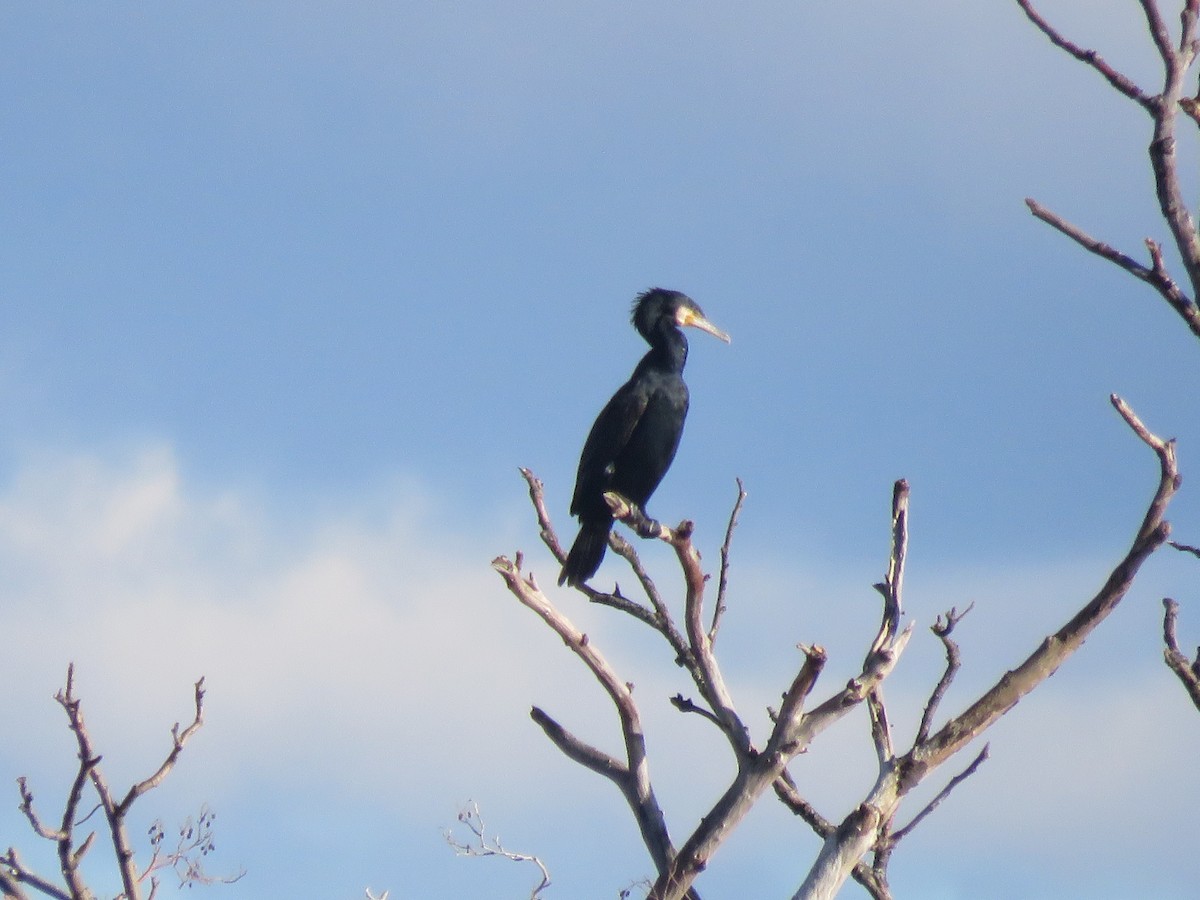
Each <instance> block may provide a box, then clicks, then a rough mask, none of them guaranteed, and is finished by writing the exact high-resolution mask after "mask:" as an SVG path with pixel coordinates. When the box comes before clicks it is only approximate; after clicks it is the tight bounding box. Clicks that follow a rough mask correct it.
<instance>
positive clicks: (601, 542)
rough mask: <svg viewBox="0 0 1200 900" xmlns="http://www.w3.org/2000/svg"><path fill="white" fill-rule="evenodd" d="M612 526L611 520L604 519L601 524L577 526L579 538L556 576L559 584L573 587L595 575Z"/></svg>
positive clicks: (592, 523)
mask: <svg viewBox="0 0 1200 900" xmlns="http://www.w3.org/2000/svg"><path fill="white" fill-rule="evenodd" d="M612 524H613V523H612V519H605V520H604V521H602V522H583V523H582V524H581V525H580V526H579V536H578V537H576V538H575V543H574V544H572V545H571V552H570V553H568V554H567V561H566V562H565V563H563V567H562V572H561V573H560V574H559V576H558V583H559V584H569V585H571V586H572V587H574V586H575V585H577V584H583V583H584V582H585V581H587V580H588V579H589V578H591V577H592V576H593V575H595V574H596V570H597V569H599V568H600V563H601V561H602V560H603V559H604V551H605V549H606V548H607V547H608V533H609V531H611V530H612Z"/></svg>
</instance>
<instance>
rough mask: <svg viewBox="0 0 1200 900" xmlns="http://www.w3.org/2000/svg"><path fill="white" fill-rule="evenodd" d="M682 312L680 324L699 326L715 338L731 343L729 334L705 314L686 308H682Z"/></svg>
mask: <svg viewBox="0 0 1200 900" xmlns="http://www.w3.org/2000/svg"><path fill="white" fill-rule="evenodd" d="M680 313H681V315H680V321H679V324H680V325H686V326H690V327H692V328H699V329H700V330H701V331H707V332H708V333H709V334H711V335H712V336H713V337H715V338H720V339H721V340H723V341H724V342H725V343H727V344H728V343H731V341H730V338H729V335H727V334H726V333H725V332H723V331H722V330H721V329H720V328H718V327H717V326H716V325H714V324H713V323H712V322H710V321H708V319H706V318H704V316H702V315H700V314H699V313H695V312H692V311H691V310H690V309H686V308H684V309H682V310H680Z"/></svg>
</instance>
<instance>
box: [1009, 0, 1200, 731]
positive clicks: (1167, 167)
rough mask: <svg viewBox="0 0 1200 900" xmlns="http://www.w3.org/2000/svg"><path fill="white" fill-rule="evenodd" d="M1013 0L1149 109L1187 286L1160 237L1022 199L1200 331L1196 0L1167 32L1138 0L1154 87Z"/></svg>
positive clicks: (1158, 182)
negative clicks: (1188, 130)
mask: <svg viewBox="0 0 1200 900" xmlns="http://www.w3.org/2000/svg"><path fill="white" fill-rule="evenodd" d="M1016 2H1017V5H1018V6H1020V7H1021V9H1022V10H1023V11H1024V13H1025V15H1026V16H1027V17H1028V19H1029V21H1031V22H1032V23H1033V24H1034V25H1035V26H1037V28H1038V30H1040V31H1041V32H1042V34H1044V35H1045V36H1046V37H1047V38H1049V40H1050V42H1051V43H1052V44H1054V46H1056V47H1058V48H1059V49H1061V50H1063V51H1065V52H1066V53H1068V54H1070V55H1071V56H1073V57H1074V58H1075V59H1077V60H1079V61H1080V62H1082V63H1083V64H1084V65H1087V66H1089V67H1090V68H1092V69H1093V70H1095V71H1096V72H1097V73H1098V74H1099V75H1101V76H1102V77H1103V78H1104V79H1105V81H1107V82H1108V84H1109V85H1110V86H1111V87H1112V88H1113V89H1114V90H1115V91H1117V93H1119V94H1121V95H1122V96H1123V97H1126V98H1127V99H1129V100H1131V101H1133V102H1134V103H1136V104H1137V105H1138V106H1140V107H1141V108H1142V109H1143V110H1145V112H1146V113H1147V114H1148V115H1149V117H1150V121H1151V137H1150V144H1149V147H1148V153H1149V159H1150V168H1151V171H1152V172H1153V175H1154V186H1155V193H1156V195H1157V197H1158V206H1159V211H1160V213H1161V214H1162V218H1163V222H1164V223H1165V224H1166V226H1167V230H1168V231H1169V233H1170V235H1171V241H1172V243H1173V245H1174V247H1175V249H1176V250H1177V252H1178V254H1179V262H1180V264H1181V265H1182V267H1183V270H1184V272H1185V273H1186V277H1187V281H1188V284H1189V285H1190V293H1189V291H1188V290H1186V289H1185V288H1182V287H1180V285H1179V283H1178V282H1177V281H1176V280H1175V278H1174V277H1173V276H1172V275H1171V274H1170V273H1169V272H1168V271H1167V265H1166V262H1165V261H1164V258H1163V249H1162V243H1161V242H1160V241H1157V240H1155V239H1153V238H1149V237H1148V238H1146V240H1145V244H1146V249H1147V251H1148V254H1149V263H1148V264H1147V263H1145V262H1138V261H1137V260H1136V259H1134V258H1133V257H1132V256H1129V255H1128V254H1126V253H1123V252H1121V251H1119V250H1117V249H1115V248H1113V247H1112V246H1110V245H1109V244H1107V243H1105V242H1104V241H1101V240H1098V239H1097V238H1094V237H1092V236H1091V235H1090V234H1088V233H1087V232H1086V231H1084V230H1083V229H1082V228H1080V227H1079V226H1077V225H1074V224H1072V223H1071V222H1069V221H1067V220H1066V219H1064V218H1062V217H1061V216H1059V215H1057V214H1056V213H1053V212H1051V211H1050V210H1048V209H1046V208H1045V207H1044V206H1042V205H1041V204H1040V203H1038V202H1037V201H1036V200H1033V199H1027V200H1026V201H1025V202H1026V204H1027V205H1028V206H1029V209H1030V211H1031V212H1032V213H1033V214H1034V215H1035V216H1036V217H1037V218H1039V219H1041V220H1042V221H1043V222H1046V223H1047V224H1049V225H1051V226H1053V227H1054V228H1056V229H1058V230H1059V231H1060V232H1062V233H1063V234H1065V235H1067V237H1069V238H1071V239H1072V240H1074V241H1075V242H1076V243H1078V244H1079V245H1080V246H1082V247H1084V248H1085V249H1087V250H1089V251H1091V252H1092V253H1095V254H1096V255H1097V256H1100V257H1102V258H1104V259H1107V260H1108V261H1109V262H1111V263H1114V264H1116V265H1117V266H1119V267H1120V268H1122V269H1124V270H1125V271H1127V272H1129V273H1130V274H1131V275H1133V276H1134V277H1136V278H1139V279H1141V280H1142V281H1144V282H1146V283H1147V284H1149V285H1150V286H1151V287H1152V288H1154V289H1155V290H1156V291H1157V292H1158V293H1159V294H1160V295H1161V296H1162V298H1163V299H1164V300H1166V301H1167V303H1168V304H1169V305H1170V306H1171V308H1172V309H1174V310H1175V312H1176V313H1178V315H1179V317H1180V318H1181V319H1183V321H1184V322H1185V323H1186V324H1187V326H1188V328H1189V329H1191V331H1192V333H1193V334H1195V335H1196V336H1197V337H1200V306H1197V302H1196V300H1197V297H1198V296H1200V235H1198V234H1197V232H1196V219H1195V216H1194V215H1193V214H1192V212H1191V210H1190V208H1189V206H1188V204H1187V202H1186V201H1185V200H1184V196H1183V190H1182V188H1181V187H1180V178H1179V162H1178V154H1177V151H1178V146H1177V141H1176V137H1175V135H1176V125H1177V123H1178V122H1179V115H1178V113H1179V112H1180V111H1182V112H1183V114H1184V115H1185V116H1186V118H1187V120H1189V121H1190V122H1191V123H1192V124H1193V125H1196V126H1198V127H1200V84H1198V83H1197V82H1196V80H1195V73H1194V71H1193V69H1194V66H1195V63H1196V58H1197V55H1198V54H1200V36H1198V32H1197V28H1198V25H1197V20H1198V19H1200V0H1183V3H1182V8H1181V9H1180V11H1179V22H1180V26H1179V31H1178V33H1177V34H1172V31H1171V29H1170V28H1169V27H1168V25H1167V23H1166V20H1165V19H1164V18H1163V14H1162V11H1161V9H1160V6H1159V3H1158V0H1139V3H1140V4H1141V7H1142V12H1143V14H1144V15H1145V18H1146V25H1147V27H1148V28H1149V30H1150V37H1151V38H1152V40H1153V42H1154V47H1155V50H1156V51H1157V52H1158V56H1159V59H1160V60H1161V62H1162V71H1163V81H1162V87H1161V89H1160V90H1159V91H1157V92H1155V91H1152V90H1147V89H1146V88H1143V87H1141V86H1140V85H1138V84H1136V83H1135V82H1134V81H1133V79H1131V78H1129V77H1128V76H1126V75H1125V74H1123V73H1122V72H1121V71H1120V70H1118V69H1117V68H1116V67H1114V66H1113V65H1112V64H1111V63H1109V62H1108V61H1107V60H1106V59H1105V58H1104V57H1103V56H1101V55H1100V54H1099V53H1098V52H1097V51H1096V50H1093V49H1085V48H1083V47H1080V46H1079V45H1078V44H1076V43H1074V42H1073V41H1071V40H1069V39H1068V38H1067V37H1065V36H1064V35H1063V34H1062V33H1061V32H1060V31H1059V30H1058V29H1057V28H1055V27H1054V26H1053V25H1051V24H1050V23H1049V22H1048V21H1047V20H1046V19H1045V18H1044V17H1043V16H1042V14H1041V13H1040V12H1038V10H1037V9H1035V8H1034V5H1033V3H1032V2H1031V0H1016ZM1189 78H1190V79H1192V86H1193V87H1195V88H1196V91H1195V93H1194V94H1189V91H1190V90H1191V88H1189V87H1187V82H1188V80H1189ZM1192 168H1193V169H1194V168H1195V162H1193V163H1192ZM1171 545H1172V546H1173V547H1175V548H1176V549H1178V550H1182V551H1185V552H1191V553H1193V554H1195V555H1197V556H1200V551H1198V550H1197V549H1196V548H1194V547H1190V546H1188V545H1185V544H1177V543H1175V542H1171ZM1163 607H1164V614H1163V642H1164V645H1165V647H1164V650H1163V656H1164V658H1165V660H1166V663H1167V665H1168V666H1169V667H1170V669H1171V671H1172V672H1174V673H1175V675H1176V677H1177V678H1178V679H1179V681H1180V683H1181V684H1182V685H1183V686H1184V689H1185V690H1187V692H1188V695H1189V696H1190V697H1191V699H1192V702H1193V703H1195V704H1196V706H1197V708H1200V651H1197V655H1196V658H1195V660H1189V659H1188V658H1187V657H1186V656H1185V655H1184V654H1183V653H1182V652H1181V651H1180V649H1179V644H1178V641H1177V639H1176V635H1175V631H1176V622H1177V619H1178V614H1179V604H1178V603H1176V602H1175V601H1174V600H1172V599H1170V598H1167V599H1164V600H1163Z"/></svg>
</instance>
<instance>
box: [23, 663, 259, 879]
mask: <svg viewBox="0 0 1200 900" xmlns="http://www.w3.org/2000/svg"><path fill="white" fill-rule="evenodd" d="M54 699H55V700H56V701H57V702H58V704H59V706H61V707H62V709H63V711H64V712H65V713H66V714H67V724H68V728H69V729H70V730H71V733H72V734H73V735H74V736H75V741H76V743H77V744H78V747H79V767H78V768H77V769H76V772H75V776H74V778H73V779H72V781H71V787H70V789H69V790H68V792H67V798H66V800H65V802H64V803H63V809H62V814H61V817H59V818H58V820H57V822H56V823H54V824H48V820H46V819H44V818H43V815H42V814H41V813H40V812H39V811H38V810H37V808H36V807H35V806H34V795H33V791H32V790H31V789H30V787H29V784H28V781H27V780H26V779H25V778H24V777H21V778H18V779H17V786H18V790H19V793H20V797H21V805H20V809H21V812H22V813H24V814H25V818H26V819H28V820H29V825H30V827H31V828H32V829H33V831H34V833H35V834H37V835H38V836H39V837H42V838H45V839H46V840H48V841H51V842H53V843H54V845H55V849H56V851H57V854H58V862H59V870H60V875H61V878H62V884H61V886H60V885H59V884H57V883H55V882H54V881H53V880H51V879H50V878H47V877H45V876H42V875H40V874H38V873H37V872H35V871H33V870H32V869H31V868H30V867H29V866H27V865H26V864H25V861H24V859H23V858H22V857H21V856H20V855H19V854H18V852H17V850H16V848H14V847H9V848H8V850H7V851H6V852H5V853H4V854H3V855H0V895H3V896H4V897H10V898H14V900H27V898H28V896H29V895H28V892H27V891H26V890H25V889H26V887H28V888H30V889H32V890H34V891H36V892H38V893H40V894H44V895H45V896H47V897H53V898H55V900H93V898H94V897H95V893H94V892H93V890H92V889H91V888H90V887H89V886H88V884H87V882H86V881H85V879H84V875H83V870H82V864H83V861H84V857H85V856H86V855H87V854H88V852H89V851H90V850H91V849H92V847H93V845H94V843H95V840H96V834H97V832H96V831H89V832H88V833H87V834H86V835H85V836H83V837H82V839H80V833H79V831H80V826H82V825H84V824H85V823H86V822H87V821H88V819H89V818H91V816H92V815H94V814H95V813H96V812H97V811H101V812H102V813H103V817H104V822H105V830H106V831H107V833H108V838H109V840H111V842H112V847H113V856H114V861H115V863H116V868H117V873H118V875H119V876H120V879H121V885H122V892H121V894H120V895H118V900H141V898H142V896H143V889H144V886H145V884H146V880H147V879H149V884H150V892H149V894H148V895H146V896H147V897H149V898H153V897H154V896H155V894H156V893H157V891H158V886H159V881H158V873H159V872H161V871H163V870H165V869H171V870H173V871H174V872H175V874H176V875H177V876H178V878H179V881H180V884H181V885H184V884H187V885H193V884H211V883H213V882H215V881H223V882H230V881H236V880H237V879H238V878H240V877H241V875H240V874H239V875H235V876H232V877H220V878H218V877H214V876H211V875H209V874H208V873H207V872H206V871H205V869H204V858H205V857H207V856H208V854H209V853H210V852H211V851H212V849H213V847H214V844H213V831H212V824H213V819H214V818H215V814H214V813H213V812H212V811H211V810H209V809H208V808H207V807H205V808H204V809H202V810H201V812H200V815H199V817H198V818H197V819H196V820H195V821H192V820H188V821H187V822H185V823H184V825H183V826H182V827H181V828H180V829H179V833H178V841H177V843H176V846H175V847H174V848H168V847H165V846H164V842H165V837H166V834H165V831H164V828H163V825H162V822H161V821H156V822H155V823H154V824H153V825H152V826H151V828H150V832H149V841H150V845H151V848H152V853H151V857H150V860H149V861H148V863H147V864H146V867H145V869H144V870H141V871H139V867H138V864H137V861H136V859H135V851H134V848H133V843H132V841H131V840H130V837H129V829H128V826H127V819H128V816H129V811H130V810H131V809H132V807H133V804H134V803H135V802H136V801H137V800H138V799H139V798H140V797H141V796H143V795H144V794H146V793H147V792H148V791H151V790H153V789H154V788H156V787H158V786H159V785H160V784H162V782H163V780H164V779H166V777H167V775H169V774H170V772H171V770H172V769H173V768H175V764H176V762H177V761H178V760H179V756H180V754H181V753H182V752H183V748H184V745H185V744H187V742H188V741H189V740H190V739H191V737H192V736H193V735H194V734H195V733H196V732H197V731H199V730H200V726H201V725H202V724H203V721H204V715H203V713H204V679H203V678H201V679H200V680H199V681H197V682H196V684H195V692H194V704H195V714H194V716H193V718H192V721H191V722H190V723H189V724H188V725H187V726H186V727H184V728H180V726H179V723H176V724H175V725H174V727H172V729H171V749H170V750H169V751H168V753H167V755H166V758H165V759H164V760H163V761H162V763H161V764H160V765H159V767H158V769H157V770H155V772H154V773H153V774H152V775H150V777H148V778H146V779H144V780H143V781H139V782H137V783H136V784H134V785H132V786H131V787H130V788H129V789H128V790H127V791H126V792H125V794H124V796H120V797H118V795H117V794H115V793H114V792H113V790H112V789H111V788H110V786H109V784H108V781H107V779H106V778H105V776H104V772H103V770H102V769H101V768H100V759H101V757H100V754H99V753H97V752H96V748H95V746H94V745H93V743H92V738H91V735H90V734H89V733H88V729H87V724H86V723H85V722H84V718H83V703H82V701H81V700H80V699H79V698H78V697H77V696H76V695H75V666H74V664H73V663H72V664H71V665H70V666H68V667H67V683H66V686H65V687H64V688H63V689H62V690H60V691H59V692H58V693H57V694H56V695H55V697H54ZM89 786H90V788H91V791H92V792H93V793H94V794H95V803H94V804H92V803H91V802H90V801H89V802H88V803H85V800H84V798H85V795H86V794H87V793H88V790H87V789H88V788H89ZM88 806H90V807H91V808H90V811H88V812H84V810H85V809H87V808H88Z"/></svg>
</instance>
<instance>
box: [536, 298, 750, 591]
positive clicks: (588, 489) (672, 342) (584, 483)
mask: <svg viewBox="0 0 1200 900" xmlns="http://www.w3.org/2000/svg"><path fill="white" fill-rule="evenodd" d="M632 318H633V327H634V328H636V329H637V330H638V334H640V335H641V336H642V337H644V338H645V339H646V341H647V342H648V343H649V344H650V352H649V353H647V354H646V355H645V356H643V357H642V361H641V362H639V363H638V364H637V368H636V369H634V370H633V375H632V376H630V378H629V381H627V382H625V384H624V385H623V386H622V387H621V389H620V390H618V391H617V392H616V393H615V394H613V398H612V399H611V400H609V401H608V404H607V405H606V406H605V407H604V409H602V410H601V411H600V415H599V416H598V417H597V418H596V424H594V425H593V426H592V430H591V432H590V433H589V434H588V438H587V442H586V443H585V444H584V445H583V453H582V454H581V455H580V457H579V473H578V475H576V477H575V497H574V498H573V499H572V500H571V515H573V516H578V517H579V536H578V537H576V538H575V543H574V544H573V545H572V546H571V552H570V553H568V554H567V561H566V562H565V563H563V567H562V573H561V574H560V575H559V576H558V583H559V584H563V583H567V584H572V585H576V584H582V583H583V582H585V581H587V580H588V579H589V578H591V577H592V576H593V575H595V574H596V570H597V569H598V568H600V562H601V560H603V559H604V550H605V548H606V547H607V546H608V533H609V531H610V530H612V524H613V519H612V513H611V512H610V511H609V508H608V504H607V503H605V502H604V492H605V491H615V492H616V493H618V494H620V495H621V496H623V497H625V498H626V499H627V500H629V501H631V502H633V503H635V504H637V506H638V507H639V508H640V509H642V511H643V512H644V511H645V506H646V501H648V500H649V499H650V495H651V494H653V493H654V489H655V488H657V487H658V483H659V482H660V481H662V478H663V476H664V475H665V474H666V473H667V469H668V468H669V467H670V465H671V460H673V459H674V458H675V450H676V449H677V448H678V447H679V438H680V436H681V435H682V434H683V420H684V419H685V418H686V417H687V411H688V389H687V385H686V384H684V383H683V366H684V363H686V362H687V353H688V344H687V338H685V337H684V336H683V332H682V331H681V330H680V329H681V327H683V326H687V325H690V326H692V327H694V328H699V329H701V330H702V331H707V332H708V333H709V334H711V335H713V336H714V337H718V338H720V339H721V340H723V341H725V342H726V343H729V335H727V334H726V333H725V332H723V331H721V330H720V329H719V328H717V327H716V326H715V325H713V324H712V323H711V322H709V321H708V319H706V318H705V317H704V313H703V312H702V311H701V309H700V307H699V306H698V305H697V304H696V301H695V300H693V299H692V298H691V297H688V296H687V295H686V294H681V293H679V291H668V290H664V289H663V288H652V289H651V290H648V291H645V292H644V293H641V294H639V295H638V297H637V299H636V300H634V302H633V317H632Z"/></svg>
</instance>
